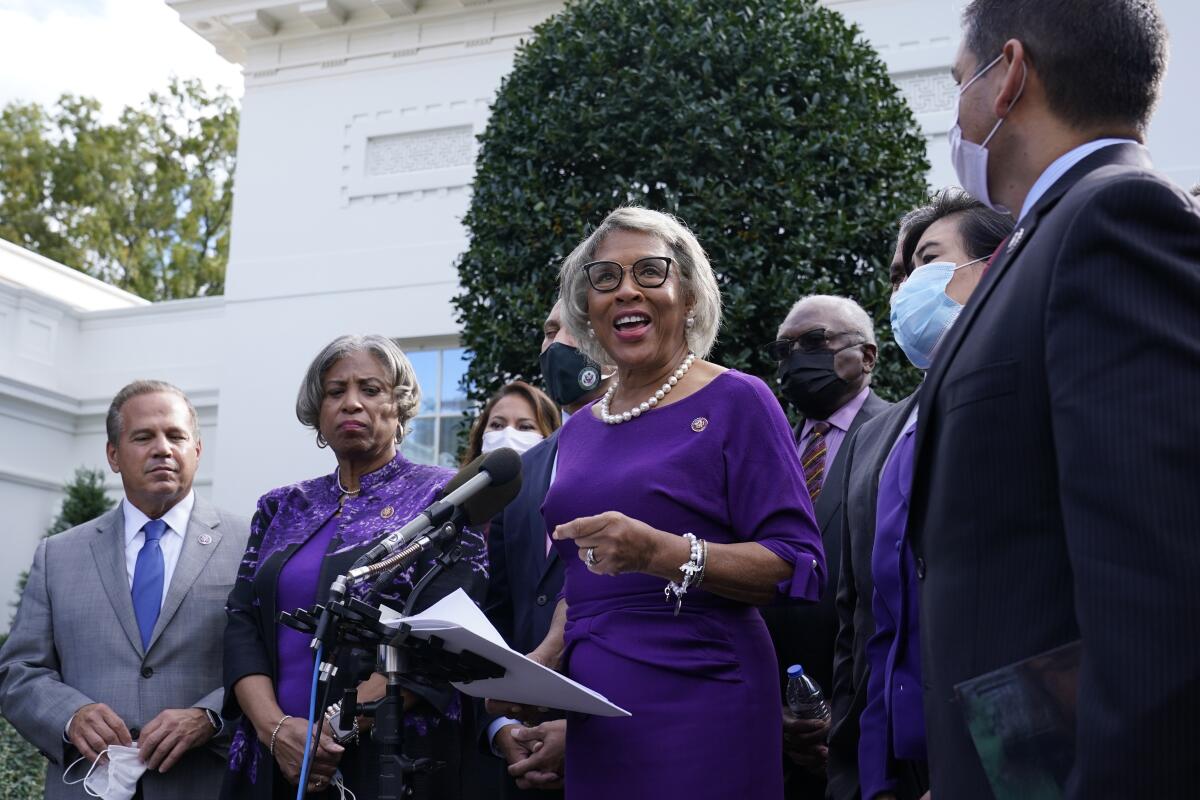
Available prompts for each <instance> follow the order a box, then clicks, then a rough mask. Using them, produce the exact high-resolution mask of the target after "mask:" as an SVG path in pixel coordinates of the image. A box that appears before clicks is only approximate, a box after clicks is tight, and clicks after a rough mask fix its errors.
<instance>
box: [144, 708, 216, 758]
mask: <svg viewBox="0 0 1200 800" xmlns="http://www.w3.org/2000/svg"><path fill="white" fill-rule="evenodd" d="M216 732H217V731H216V729H215V728H213V726H212V723H211V722H209V721H208V715H207V714H205V713H204V709H202V708H167V709H163V710H162V711H160V712H159V714H158V716H156V717H155V718H154V719H152V720H150V721H149V722H147V723H146V727H144V728H142V735H141V737H140V738H139V739H138V758H140V759H141V760H142V763H144V764H145V765H146V769H152V770H157V771H158V772H166V771H167V770H169V769H171V767H173V766H175V765H176V764H178V763H179V759H181V758H183V754H184V753H186V752H187V751H188V750H191V749H192V748H193V747H199V746H200V745H202V744H204V743H205V742H207V741H208V740H209V739H211V738H212V737H213V734H215V733H216Z"/></svg>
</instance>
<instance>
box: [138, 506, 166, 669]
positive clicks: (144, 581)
mask: <svg viewBox="0 0 1200 800" xmlns="http://www.w3.org/2000/svg"><path fill="white" fill-rule="evenodd" d="M142 530H143V531H144V532H145V534H146V543H145V544H143V545H142V549H141V550H139V551H138V557H137V564H136V565H135V566H134V568H133V613H134V615H136V616H137V623H138V630H139V631H141V634H142V649H143V650H144V649H146V648H148V647H150V635H151V634H152V633H154V623H156V622H158V612H159V610H160V609H161V608H162V593H163V574H164V573H165V571H166V570H165V568H164V567H163V554H162V546H161V545H160V544H159V542H158V540H159V539H161V538H162V536H163V534H164V533H166V532H167V523H165V522H163V521H162V520H161V519H152V520H150V521H149V522H147V523H146V524H145V525H143V526H142Z"/></svg>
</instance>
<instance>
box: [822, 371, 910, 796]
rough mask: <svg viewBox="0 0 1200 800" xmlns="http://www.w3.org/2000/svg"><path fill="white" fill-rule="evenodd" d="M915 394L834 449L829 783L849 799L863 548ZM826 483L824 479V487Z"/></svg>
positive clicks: (865, 632)
mask: <svg viewBox="0 0 1200 800" xmlns="http://www.w3.org/2000/svg"><path fill="white" fill-rule="evenodd" d="M916 402H917V395H916V393H914V394H912V395H909V396H908V397H906V398H905V399H903V400H901V401H900V402H899V403H896V404H895V405H894V406H892V407H891V408H889V409H887V410H885V411H883V412H882V413H880V414H878V415H877V416H876V417H875V418H874V419H871V420H868V421H867V422H866V423H865V424H864V425H863V426H862V427H861V428H859V429H858V432H857V433H856V434H855V435H854V436H853V437H852V438H851V439H850V440H849V441H848V442H846V443H844V444H843V445H842V449H841V450H839V451H838V456H839V457H840V456H841V454H842V451H845V454H846V455H845V461H844V463H843V465H842V479H843V480H842V485H841V486H840V487H838V490H839V492H840V493H841V495H842V502H841V523H840V525H839V527H840V529H841V570H840V574H839V576H838V585H837V600H836V608H837V623H838V630H837V640H836V642H835V645H834V656H833V684H832V691H831V693H830V698H829V703H830V710H831V711H832V717H833V719H832V723H831V727H830V731H829V788H828V791H827V796H828V797H829V798H831V800H856V798H858V797H859V792H860V789H859V783H858V720H859V717H861V716H862V712H863V709H864V708H865V707H866V704H867V675H868V664H867V657H866V647H867V640H868V639H870V638H871V635H872V634H873V633H874V632H875V620H874V618H873V617H872V616H871V595H872V594H873V592H874V591H875V583H874V580H873V579H872V576H871V551H872V550H873V549H874V546H875V509H876V505H877V502H878V497H879V473H880V472H881V471H882V470H883V463H884V461H886V460H887V457H888V453H890V452H891V449H892V445H893V443H895V441H896V438H897V437H898V436H899V435H900V432H901V431H902V430H903V429H904V423H905V422H906V421H907V420H908V416H909V414H910V413H911V412H912V409H913V405H914V404H915V403H916ZM829 488H831V489H832V487H829Z"/></svg>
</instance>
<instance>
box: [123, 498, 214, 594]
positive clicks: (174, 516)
mask: <svg viewBox="0 0 1200 800" xmlns="http://www.w3.org/2000/svg"><path fill="white" fill-rule="evenodd" d="M195 505H196V492H195V490H193V491H190V492H188V493H187V497H185V498H183V499H182V500H180V501H179V502H178V503H176V504H175V505H173V506H171V508H170V509H169V510H168V511H167V513H165V514H163V515H162V521H163V522H165V523H167V530H166V531H165V532H164V533H163V536H162V538H161V539H159V541H158V544H159V547H161V548H162V555H163V600H166V598H167V590H168V589H170V588H171V577H172V576H173V575H174V574H175V565H176V564H178V563H179V554H180V553H181V552H182V551H183V537H184V536H185V535H187V529H188V522H190V521H191V519H192V508H193V507H194V506H195ZM121 512H122V513H123V514H124V515H125V570H126V572H128V574H129V588H130V590H131V591H132V590H133V573H134V570H136V569H137V557H138V553H140V552H141V550H142V545H144V544H145V543H146V534H145V533H144V532H143V531H142V527H143V526H144V525H145V524H146V523H147V522H149V521H150V518H149V517H147V516H146V515H145V514H143V513H142V511H141V510H140V509H139V508H138V507H137V506H135V505H134V504H133V503H131V502H129V498H125V499H124V500H122V501H121Z"/></svg>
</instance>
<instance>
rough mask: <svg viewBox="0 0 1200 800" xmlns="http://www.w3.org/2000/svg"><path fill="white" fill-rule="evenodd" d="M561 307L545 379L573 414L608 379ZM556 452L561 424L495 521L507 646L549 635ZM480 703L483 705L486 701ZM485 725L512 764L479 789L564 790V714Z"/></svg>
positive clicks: (494, 617) (547, 795) (546, 793)
mask: <svg viewBox="0 0 1200 800" xmlns="http://www.w3.org/2000/svg"><path fill="white" fill-rule="evenodd" d="M559 306H560V304H559V303H555V304H554V307H553V308H552V309H550V314H549V315H548V316H547V317H546V322H545V323H544V325H543V330H544V333H545V336H544V337H543V339H542V355H541V359H540V363H541V367H542V381H543V383H544V384H545V387H546V391H547V393H548V394H549V395H550V396H551V397H552V398H554V402H556V403H558V404H559V405H560V406H562V408H563V410H564V411H565V412H567V413H568V414H573V413H575V412H576V411H578V410H579V409H581V408H583V407H584V406H585V405H587V404H588V403H590V402H592V401H593V400H595V399H596V398H598V397H600V395H602V394H603V393H604V391H605V390H606V389H607V388H608V381H607V378H606V377H605V376H604V374H603V372H602V368H601V366H600V365H599V364H596V363H595V362H594V361H592V360H591V359H589V358H587V357H586V356H584V355H583V354H582V353H580V352H579V350H578V348H577V347H576V346H575V340H574V339H573V338H572V337H571V334H570V333H569V332H568V331H567V329H566V327H565V326H564V325H563V323H562V316H561V313H560V307H559ZM559 430H561V428H560V429H559ZM557 456H558V431H555V432H554V433H553V434H551V435H550V436H548V437H547V438H546V439H545V441H543V442H541V443H540V444H538V445H536V446H535V447H533V448H531V449H530V450H529V451H527V452H526V453H525V454H524V455H523V456H522V457H521V460H522V475H523V476H524V477H523V480H522V484H521V493H520V494H518V495H517V497H516V499H515V500H513V501H512V502H511V503H509V505H508V506H507V507H506V508H505V509H504V512H503V513H501V514H500V515H499V516H497V517H496V518H495V519H494V520H492V524H491V527H490V529H489V532H488V559H489V561H490V563H491V578H490V583H489V586H488V594H487V601H486V602H485V604H484V610H485V611H486V612H487V615H488V618H489V619H490V620H491V621H492V624H494V625H495V626H496V628H497V629H498V630H499V631H500V633H501V634H502V635H503V636H504V639H505V641H507V642H508V644H509V646H511V647H512V648H513V649H514V650H516V651H518V652H521V653H527V652H529V651H531V650H533V649H534V648H535V647H537V646H538V645H539V644H540V643H541V641H542V639H544V638H545V636H546V631H547V630H548V629H549V627H550V622H551V619H552V617H553V615H554V608H555V604H556V600H557V598H558V593H559V591H560V590H561V589H562V584H563V564H562V563H561V562H560V561H559V558H558V556H557V555H556V554H555V552H554V550H553V549H552V548H550V546H549V540H548V539H547V537H546V524H545V521H544V520H543V519H542V511H541V508H542V501H543V500H544V499H545V497H546V492H547V491H548V490H549V488H550V482H551V481H552V480H553V477H554V464H555V460H556V458H557ZM477 708H478V709H479V710H480V711H482V703H480V704H479V705H478V706H477ZM479 728H480V737H481V739H482V744H483V746H484V749H485V750H490V751H491V752H493V753H495V754H496V755H498V756H500V757H501V758H503V759H504V761H505V762H506V766H507V767H508V775H507V776H506V777H505V778H504V781H503V787H502V788H501V787H489V788H490V789H491V790H492V791H490V792H488V793H487V794H485V795H481V796H486V797H495V796H500V797H505V798H518V797H525V798H530V797H536V798H539V799H540V800H552V799H553V798H561V797H562V775H563V773H562V770H563V748H564V745H565V743H566V721H565V720H561V719H559V720H550V721H548V722H544V723H542V724H541V725H538V726H536V727H533V728H526V727H524V726H522V725H521V724H520V723H519V722H518V721H517V720H513V719H508V718H506V717H494V716H491V715H487V714H486V713H484V715H483V719H482V721H481V723H480V725H479ZM496 790H500V791H499V792H497V791H496Z"/></svg>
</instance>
